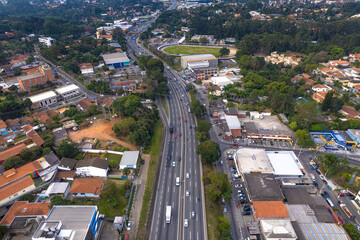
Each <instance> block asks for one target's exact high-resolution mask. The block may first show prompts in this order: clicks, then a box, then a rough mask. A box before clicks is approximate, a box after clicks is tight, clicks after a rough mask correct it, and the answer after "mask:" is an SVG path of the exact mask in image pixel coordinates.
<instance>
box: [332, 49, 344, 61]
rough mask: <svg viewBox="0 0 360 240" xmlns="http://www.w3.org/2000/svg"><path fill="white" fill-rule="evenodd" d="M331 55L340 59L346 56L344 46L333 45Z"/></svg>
mask: <svg viewBox="0 0 360 240" xmlns="http://www.w3.org/2000/svg"><path fill="white" fill-rule="evenodd" d="M330 55H331V58H332V59H340V58H342V57H343V56H345V50H344V49H343V48H339V47H333V48H332V49H331V50H330Z"/></svg>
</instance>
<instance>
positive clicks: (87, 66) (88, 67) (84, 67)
mask: <svg viewBox="0 0 360 240" xmlns="http://www.w3.org/2000/svg"><path fill="white" fill-rule="evenodd" d="M79 68H80V71H81V74H82V75H84V76H88V75H93V74H94V67H93V65H92V64H91V63H82V64H80V65H79Z"/></svg>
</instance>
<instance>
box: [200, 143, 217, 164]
mask: <svg viewBox="0 0 360 240" xmlns="http://www.w3.org/2000/svg"><path fill="white" fill-rule="evenodd" d="M196 153H197V154H199V155H200V156H201V160H202V161H204V162H205V163H213V162H216V161H217V160H218V159H219V157H220V154H221V152H220V148H219V145H218V144H217V143H216V142H214V141H210V140H208V141H205V142H202V143H200V144H199V146H198V147H197V149H196Z"/></svg>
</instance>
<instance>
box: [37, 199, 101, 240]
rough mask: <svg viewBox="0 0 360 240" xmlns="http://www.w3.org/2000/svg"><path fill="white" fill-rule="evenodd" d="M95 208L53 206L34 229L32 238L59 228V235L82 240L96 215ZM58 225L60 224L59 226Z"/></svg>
mask: <svg viewBox="0 0 360 240" xmlns="http://www.w3.org/2000/svg"><path fill="white" fill-rule="evenodd" d="M97 212H98V209H97V207H96V206H80V205H76V206H75V205H74V206H71V205H68V206H54V207H53V208H52V209H51V210H50V212H49V214H48V218H47V220H46V221H44V222H41V223H40V224H39V227H38V228H37V229H36V231H35V233H34V235H33V238H40V237H41V236H46V229H49V227H58V228H60V232H59V233H58V234H59V235H66V234H67V233H68V234H73V236H72V238H71V239H72V240H84V239H87V238H86V234H87V233H88V231H89V227H90V224H91V221H93V218H94V216H95V215H96V214H97ZM58 223H61V224H60V226H59V224H58Z"/></svg>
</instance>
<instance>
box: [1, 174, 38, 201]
mask: <svg viewBox="0 0 360 240" xmlns="http://www.w3.org/2000/svg"><path fill="white" fill-rule="evenodd" d="M31 185H34V181H33V180H32V178H31V177H30V176H26V177H24V178H21V179H19V180H18V181H15V182H13V183H10V184H8V185H6V186H4V187H2V188H0V201H1V200H4V199H5V198H8V197H10V196H12V195H14V194H15V193H18V192H20V191H21V190H23V189H25V188H28V187H30V186H31ZM34 188H35V186H34Z"/></svg>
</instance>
